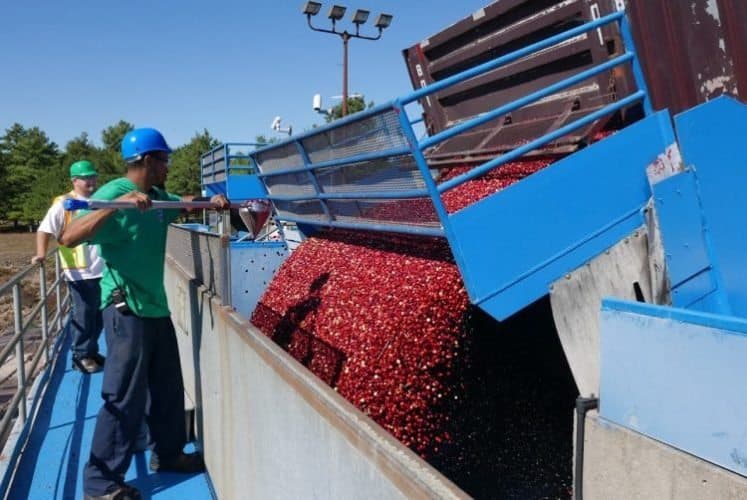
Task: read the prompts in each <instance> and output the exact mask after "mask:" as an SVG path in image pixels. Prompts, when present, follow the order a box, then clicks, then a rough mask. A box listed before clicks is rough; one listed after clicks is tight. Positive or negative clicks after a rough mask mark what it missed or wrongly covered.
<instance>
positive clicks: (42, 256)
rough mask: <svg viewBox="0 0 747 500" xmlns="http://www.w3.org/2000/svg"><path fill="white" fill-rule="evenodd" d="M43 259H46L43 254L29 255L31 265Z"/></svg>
mask: <svg viewBox="0 0 747 500" xmlns="http://www.w3.org/2000/svg"><path fill="white" fill-rule="evenodd" d="M44 259H46V256H45V255H34V256H33V257H31V264H32V265H36V264H39V263H41V262H44Z"/></svg>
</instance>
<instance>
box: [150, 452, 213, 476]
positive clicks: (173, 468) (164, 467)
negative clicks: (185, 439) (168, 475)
mask: <svg viewBox="0 0 747 500" xmlns="http://www.w3.org/2000/svg"><path fill="white" fill-rule="evenodd" d="M150 470H152V471H153V472H179V473H182V474H196V473H198V472H205V462H204V461H203V460H202V456H201V455H200V454H199V453H197V452H195V453H179V454H178V455H176V456H173V457H168V458H161V457H159V456H158V455H156V454H155V453H152V454H151V455H150Z"/></svg>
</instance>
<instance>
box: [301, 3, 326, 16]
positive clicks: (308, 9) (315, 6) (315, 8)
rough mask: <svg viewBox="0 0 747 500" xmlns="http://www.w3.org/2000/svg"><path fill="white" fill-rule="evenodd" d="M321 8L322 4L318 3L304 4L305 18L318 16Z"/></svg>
mask: <svg viewBox="0 0 747 500" xmlns="http://www.w3.org/2000/svg"><path fill="white" fill-rule="evenodd" d="M321 8H322V4H321V3H319V2H306V3H305V4H303V13H304V14H306V15H307V16H315V15H317V14H319V10H320V9H321Z"/></svg>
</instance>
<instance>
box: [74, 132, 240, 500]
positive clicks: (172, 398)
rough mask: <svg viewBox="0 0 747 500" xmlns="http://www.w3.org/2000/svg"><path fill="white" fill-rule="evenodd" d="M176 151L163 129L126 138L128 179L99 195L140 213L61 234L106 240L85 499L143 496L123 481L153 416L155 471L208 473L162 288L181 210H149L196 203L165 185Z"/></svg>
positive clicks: (86, 218) (89, 218)
mask: <svg viewBox="0 0 747 500" xmlns="http://www.w3.org/2000/svg"><path fill="white" fill-rule="evenodd" d="M169 153H171V149H170V148H169V146H168V145H167V144H166V141H165V140H164V138H163V136H162V135H161V134H160V132H158V131H157V130H155V129H150V128H142V129H135V130H133V131H131V132H129V133H128V134H127V135H125V137H124V139H123V140H122V157H123V158H124V160H125V161H126V162H127V175H126V176H125V177H122V178H119V179H115V180H113V181H111V182H109V183H107V184H105V185H104V186H102V187H101V188H100V189H99V190H98V191H96V192H95V193H94V194H93V196H92V197H91V199H92V200H115V199H116V200H118V201H131V202H134V203H135V204H136V206H137V207H138V208H137V209H126V210H116V209H100V210H95V211H91V212H88V213H84V214H83V215H82V216H80V217H78V218H76V219H74V220H73V221H72V222H71V223H70V224H69V225H68V227H66V228H65V231H64V233H63V234H62V236H61V238H60V242H61V243H62V244H63V245H66V246H75V245H77V244H78V243H80V242H81V241H90V242H91V243H97V244H99V246H100V248H101V256H102V257H103V258H104V260H105V261H106V266H105V269H104V275H103V277H102V279H101V303H102V307H103V317H104V330H105V332H106V342H107V350H108V352H107V354H108V359H107V362H106V365H105V367H104V381H103V386H102V390H101V392H102V398H103V399H104V405H103V406H102V408H101V410H100V411H99V414H98V417H97V420H96V429H95V431H94V437H93V442H92V444H91V455H90V458H89V461H88V463H87V464H86V467H85V470H84V474H83V476H84V477H83V490H84V492H85V498H86V499H111V498H117V499H123V500H124V499H139V498H140V493H139V491H138V490H137V489H136V488H134V487H132V486H129V485H127V484H126V483H125V482H124V474H125V472H126V471H127V468H128V467H129V465H130V461H131V459H132V453H133V452H132V450H133V445H134V444H135V442H136V440H137V437H138V433H139V430H140V425H141V422H142V419H143V416H144V415H145V418H146V420H147V422H148V428H149V430H150V435H151V440H152V441H153V443H154V444H153V450H152V451H153V453H152V455H151V462H150V468H151V469H152V470H154V471H171V472H186V473H194V472H201V471H203V470H204V467H205V466H204V463H203V461H202V457H201V456H200V455H199V454H197V453H190V454H187V453H184V451H183V448H184V445H185V444H186V435H185V425H184V422H185V418H184V384H183V381H182V373H181V365H180V363H179V352H178V349H177V343H176V334H175V332H174V325H173V323H172V322H171V317H170V313H169V308H168V303H167V301H166V291H165V289H164V284H163V274H164V256H165V252H166V233H167V229H168V225H169V223H171V222H173V221H174V219H176V217H177V216H178V215H179V213H180V211H179V210H178V209H155V210H148V208H149V207H150V206H151V205H152V203H151V202H152V200H179V199H183V200H185V201H188V200H189V199H191V197H187V198H180V197H178V196H176V195H173V194H170V193H167V192H166V191H164V190H163V189H161V188H158V187H156V186H158V185H163V182H164V181H165V179H166V174H167V172H168V165H169ZM210 201H212V202H213V203H214V204H216V206H218V207H219V208H228V206H229V205H228V200H226V198H225V197H223V196H222V195H217V196H214V197H213V198H212V199H211V200H210ZM146 404H147V406H148V408H147V409H146Z"/></svg>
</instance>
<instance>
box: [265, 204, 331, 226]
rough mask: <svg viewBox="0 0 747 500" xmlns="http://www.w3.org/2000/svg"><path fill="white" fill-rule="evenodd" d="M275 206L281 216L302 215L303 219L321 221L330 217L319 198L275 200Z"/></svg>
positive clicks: (325, 220) (292, 216)
mask: <svg viewBox="0 0 747 500" xmlns="http://www.w3.org/2000/svg"><path fill="white" fill-rule="evenodd" d="M273 203H274V204H275V208H276V209H277V211H278V215H279V216H280V218H281V219H282V218H284V217H290V218H296V217H300V218H302V219H311V220H315V221H319V222H327V221H328V220H329V219H328V217H327V215H326V214H325V213H324V208H323V207H322V203H321V201H319V200H308V201H277V200H276V201H274V202H273Z"/></svg>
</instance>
